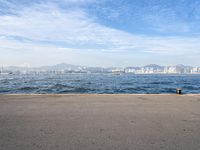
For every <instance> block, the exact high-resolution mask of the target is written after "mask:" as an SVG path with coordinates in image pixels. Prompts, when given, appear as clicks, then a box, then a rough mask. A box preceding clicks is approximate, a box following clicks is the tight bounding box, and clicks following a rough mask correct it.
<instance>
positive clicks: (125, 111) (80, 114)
mask: <svg viewBox="0 0 200 150" xmlns="http://www.w3.org/2000/svg"><path fill="white" fill-rule="evenodd" d="M0 150H200V96H199V95H182V96H179V95H0Z"/></svg>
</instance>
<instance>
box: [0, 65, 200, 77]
mask: <svg viewBox="0 0 200 150" xmlns="http://www.w3.org/2000/svg"><path fill="white" fill-rule="evenodd" d="M66 73H113V74H116V75H117V74H122V73H131V74H200V66H195V67H194V66H186V65H182V64H179V65H175V66H159V65H156V64H150V65H146V66H142V67H135V66H131V67H124V68H122V67H108V68H105V67H87V66H80V65H72V64H66V63H61V64H57V65H54V66H42V67H29V66H23V67H18V66H7V67H3V66H2V67H1V68H0V74H1V75H6V74H66Z"/></svg>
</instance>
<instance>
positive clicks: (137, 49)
mask: <svg viewBox="0 0 200 150" xmlns="http://www.w3.org/2000/svg"><path fill="white" fill-rule="evenodd" d="M0 2H3V3H4V4H5V5H6V6H7V7H9V8H10V10H11V11H12V12H13V13H15V14H14V15H13V14H9V13H7V14H3V15H0V35H1V38H0V44H1V46H0V52H1V53H3V55H4V54H6V52H5V51H7V50H9V51H13V52H14V51H15V54H16V52H19V53H26V52H28V53H29V54H34V55H36V54H37V55H39V54H40V53H43V54H48V53H49V54H51V56H53V54H56V53H57V52H62V53H59V54H60V55H62V57H63V54H65V55H66V57H67V55H68V56H70V54H72V53H73V58H72V59H74V57H75V56H77V55H78V54H80V55H83V53H87V54H88V52H96V53H93V56H94V55H95V54H96V55H101V54H103V55H104V56H105V55H107V56H110V57H115V55H116V56H117V57H118V56H119V54H122V53H124V54H127V55H132V56H134V55H143V54H144V55H147V56H148V55H149V54H153V55H155V56H161V55H163V56H166V57H168V58H169V57H170V56H175V55H177V56H181V55H182V56H183V55H197V54H198V55H199V51H200V38H199V37H181V36H173V37H169V36H149V35H144V34H133V33H128V32H125V31H122V30H119V29H115V28H112V27H107V26H105V25H102V24H100V23H98V21H97V20H96V19H94V17H93V15H92V14H88V11H86V10H85V8H82V7H75V6H70V7H69V8H68V9H63V8H61V7H60V5H59V4H60V3H61V2H62V3H65V4H66V3H67V4H70V3H74V4H75V3H76V4H77V5H80V4H81V3H84V4H86V3H93V2H95V1H94V0H68V1H64V0H62V1H60V2H58V1H56V0H52V1H49V2H48V3H47V1H46V2H45V3H34V4H32V5H30V6H28V7H21V9H20V10H19V9H18V8H17V7H16V6H17V4H13V3H9V2H8V1H4V0H1V1H0ZM56 2H57V3H56ZM67 6H69V5H67ZM67 6H66V7H67ZM159 29H162V28H161V27H160V28H159ZM65 50H66V52H64V51H65ZM22 51H23V52H22ZM24 51H25V52H24ZM75 53H76V55H74V54H75ZM108 53H112V55H108ZM3 55H1V56H0V58H1V57H3ZM84 56H85V55H84ZM87 56H88V55H87ZM87 56H85V57H84V58H82V60H80V62H83V61H84V60H86V59H87V58H86V57H87ZM12 57H14V56H12ZM110 57H108V58H107V59H111V58H110ZM67 58H69V57H67ZM44 59H45V58H44ZM99 61H101V60H99ZM48 62H49V61H48Z"/></svg>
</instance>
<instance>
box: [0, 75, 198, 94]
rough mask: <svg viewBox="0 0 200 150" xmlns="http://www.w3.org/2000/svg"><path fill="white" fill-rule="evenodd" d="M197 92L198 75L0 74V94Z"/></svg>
mask: <svg viewBox="0 0 200 150" xmlns="http://www.w3.org/2000/svg"><path fill="white" fill-rule="evenodd" d="M177 88H181V89H182V92H183V93H185V94H200V75H165V74H162V75H135V74H86V73H83V74H81V73H77V74H73V73H71V74H40V75H32V74H24V75H15V74H4V75H3V74H0V94H165V93H166V94H167V93H168V94H174V93H175V92H176V89H177Z"/></svg>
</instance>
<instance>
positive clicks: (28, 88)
mask: <svg viewBox="0 0 200 150" xmlns="http://www.w3.org/2000/svg"><path fill="white" fill-rule="evenodd" d="M37 89H38V88H37V87H29V86H27V87H22V88H18V89H17V90H20V91H31V90H37Z"/></svg>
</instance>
